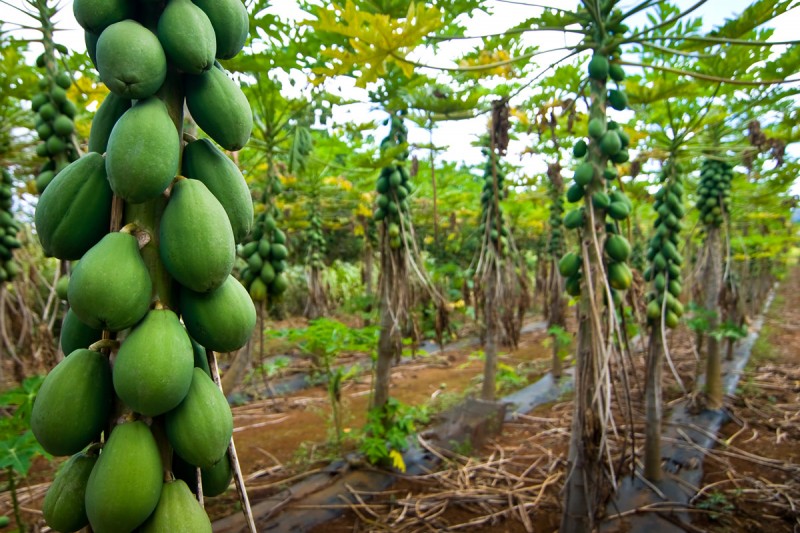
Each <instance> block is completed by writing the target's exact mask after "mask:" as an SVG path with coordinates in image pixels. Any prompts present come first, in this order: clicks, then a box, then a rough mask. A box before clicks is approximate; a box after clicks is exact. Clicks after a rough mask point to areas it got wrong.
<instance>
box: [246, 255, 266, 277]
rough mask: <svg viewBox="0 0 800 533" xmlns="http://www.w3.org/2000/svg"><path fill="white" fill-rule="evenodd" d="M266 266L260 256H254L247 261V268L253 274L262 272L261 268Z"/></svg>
mask: <svg viewBox="0 0 800 533" xmlns="http://www.w3.org/2000/svg"><path fill="white" fill-rule="evenodd" d="M263 266H264V260H263V259H261V256H260V255H259V254H253V255H251V256H250V258H249V259H248V260H247V267H248V268H249V269H250V270H251V271H252V272H253V273H256V272H261V267H263Z"/></svg>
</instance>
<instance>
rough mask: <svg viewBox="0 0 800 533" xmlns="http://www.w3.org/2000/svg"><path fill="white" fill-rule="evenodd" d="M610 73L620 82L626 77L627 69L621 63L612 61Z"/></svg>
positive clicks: (612, 77)
mask: <svg viewBox="0 0 800 533" xmlns="http://www.w3.org/2000/svg"><path fill="white" fill-rule="evenodd" d="M608 75H609V76H610V77H611V79H612V80H614V81H616V82H618V83H619V82H621V81H623V80H624V79H625V69H623V68H622V65H620V64H619V63H611V64H610V65H609V67H608Z"/></svg>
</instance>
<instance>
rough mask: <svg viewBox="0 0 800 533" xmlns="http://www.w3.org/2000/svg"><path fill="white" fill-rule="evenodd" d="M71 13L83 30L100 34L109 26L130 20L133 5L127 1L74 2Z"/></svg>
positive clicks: (98, 0)
mask: <svg viewBox="0 0 800 533" xmlns="http://www.w3.org/2000/svg"><path fill="white" fill-rule="evenodd" d="M72 13H73V15H75V20H77V21H78V24H80V25H81V27H82V28H83V29H84V30H86V31H87V32H92V33H95V34H100V32H102V31H103V30H104V29H106V28H107V27H108V26H110V25H111V24H114V23H115V22H119V21H121V20H125V19H127V18H130V17H131V16H132V15H133V4H132V3H131V2H130V1H129V0H75V1H74V2H72Z"/></svg>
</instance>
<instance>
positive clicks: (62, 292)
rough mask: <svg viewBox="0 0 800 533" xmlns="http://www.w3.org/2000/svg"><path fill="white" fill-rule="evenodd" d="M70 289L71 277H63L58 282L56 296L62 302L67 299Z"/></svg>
mask: <svg viewBox="0 0 800 533" xmlns="http://www.w3.org/2000/svg"><path fill="white" fill-rule="evenodd" d="M68 288H69V276H61V277H60V278H58V281H57V282H56V295H57V296H58V298H59V299H60V300H66V299H67V289H68Z"/></svg>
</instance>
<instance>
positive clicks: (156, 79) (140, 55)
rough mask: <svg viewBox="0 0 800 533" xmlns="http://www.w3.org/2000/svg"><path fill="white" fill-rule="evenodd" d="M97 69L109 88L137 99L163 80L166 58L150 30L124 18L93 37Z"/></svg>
mask: <svg viewBox="0 0 800 533" xmlns="http://www.w3.org/2000/svg"><path fill="white" fill-rule="evenodd" d="M93 3H97V0H96V1H95V2H93ZM126 3H130V2H126ZM212 70H213V69H212ZM97 72H98V73H99V74H100V79H101V80H103V83H105V84H106V86H107V87H108V89H109V90H110V91H111V92H113V93H116V94H117V95H119V96H122V97H124V98H130V99H134V100H141V99H144V98H148V97H150V96H153V95H154V94H155V93H156V91H157V90H158V89H159V88H160V87H161V85H162V84H163V83H164V80H165V79H166V77H167V58H166V56H165V55H164V50H163V49H162V48H161V43H159V42H158V37H156V36H155V34H154V33H153V32H152V31H150V30H149V29H147V28H145V27H144V26H142V25H141V24H139V23H138V22H136V21H134V20H130V19H126V20H123V21H120V22H115V23H114V24H111V25H110V26H109V27H107V28H106V29H105V30H103V33H101V34H100V37H99V38H98V39H97Z"/></svg>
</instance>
